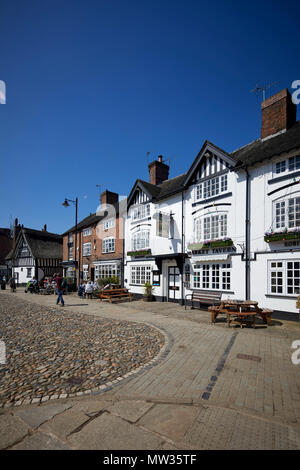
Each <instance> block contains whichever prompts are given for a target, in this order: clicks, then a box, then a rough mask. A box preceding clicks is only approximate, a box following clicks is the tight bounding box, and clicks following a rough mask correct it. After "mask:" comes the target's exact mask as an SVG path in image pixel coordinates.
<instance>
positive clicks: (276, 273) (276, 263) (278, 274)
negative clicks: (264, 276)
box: [267, 258, 300, 297]
mask: <svg viewBox="0 0 300 470" xmlns="http://www.w3.org/2000/svg"><path fill="white" fill-rule="evenodd" d="M290 265H294V267H293V266H290ZM291 268H292V269H291ZM290 272H292V276H290ZM280 279H281V282H278V281H279V280H280ZM272 280H275V282H274V283H272ZM290 280H291V281H292V280H294V281H295V280H296V283H294V284H293V283H292V282H291V283H290V282H289V281H290ZM297 280H298V282H297ZM296 284H298V286H297V285H296ZM273 286H274V288H273V289H272V287H273ZM290 290H292V292H290ZM267 292H268V294H269V295H276V296H277V295H278V296H288V297H297V296H298V295H300V259H299V258H297V259H279V260H278V259H276V260H274V259H271V260H268V289H267Z"/></svg>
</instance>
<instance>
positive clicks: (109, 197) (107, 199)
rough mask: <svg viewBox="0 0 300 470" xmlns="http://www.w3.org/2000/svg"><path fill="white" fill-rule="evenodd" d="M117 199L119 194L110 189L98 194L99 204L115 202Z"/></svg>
mask: <svg viewBox="0 0 300 470" xmlns="http://www.w3.org/2000/svg"><path fill="white" fill-rule="evenodd" d="M118 200H119V194H117V193H113V192H111V191H108V190H106V191H104V192H103V193H102V194H101V196H100V201H101V205H104V204H115V203H117V202H118Z"/></svg>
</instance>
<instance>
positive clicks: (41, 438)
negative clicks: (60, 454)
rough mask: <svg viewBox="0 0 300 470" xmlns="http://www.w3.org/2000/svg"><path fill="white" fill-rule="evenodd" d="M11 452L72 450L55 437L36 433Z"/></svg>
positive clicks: (14, 447)
mask: <svg viewBox="0 0 300 470" xmlns="http://www.w3.org/2000/svg"><path fill="white" fill-rule="evenodd" d="M11 450H71V448H70V447H69V446H67V445H66V444H65V443H64V442H62V441H60V440H59V439H57V438H56V437H54V436H50V435H48V434H44V433H42V432H36V433H34V434H33V435H32V436H29V437H26V438H25V439H24V440H23V441H22V442H20V443H19V444H17V445H15V446H13V447H12V448H11Z"/></svg>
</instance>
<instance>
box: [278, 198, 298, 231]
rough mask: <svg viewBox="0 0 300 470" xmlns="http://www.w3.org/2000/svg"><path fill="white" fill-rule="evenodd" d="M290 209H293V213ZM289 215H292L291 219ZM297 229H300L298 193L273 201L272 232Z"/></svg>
mask: <svg viewBox="0 0 300 470" xmlns="http://www.w3.org/2000/svg"><path fill="white" fill-rule="evenodd" d="M297 200H298V201H297ZM292 201H293V202H292ZM291 208H293V209H294V211H293V212H291ZM291 213H293V214H294V217H293V218H291ZM297 216H298V217H297ZM297 227H300V192H297V193H293V194H289V195H288V196H286V197H284V198H280V199H276V200H275V201H273V229H274V231H275V232H276V231H278V232H279V231H282V230H283V229H285V228H286V229H288V230H290V229H293V228H297Z"/></svg>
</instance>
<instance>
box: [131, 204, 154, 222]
mask: <svg viewBox="0 0 300 470" xmlns="http://www.w3.org/2000/svg"><path fill="white" fill-rule="evenodd" d="M131 217H132V221H133V222H137V221H138V220H142V219H145V218H148V217H150V203H147V204H139V205H137V206H133V207H132V209H131Z"/></svg>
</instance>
